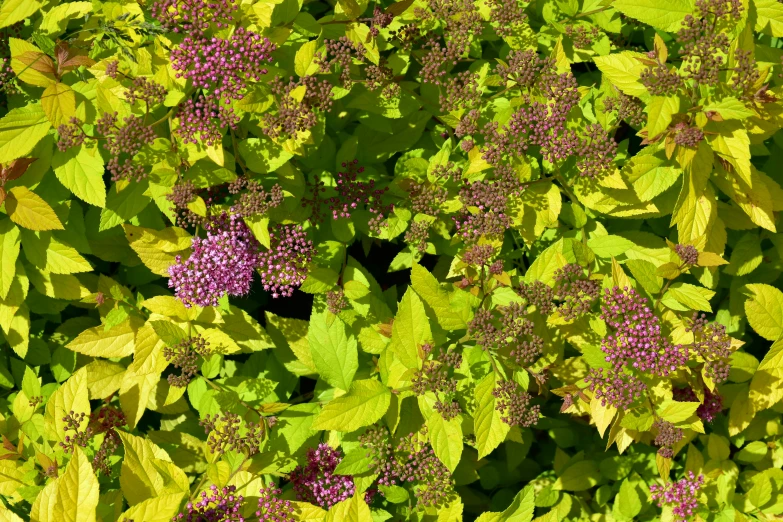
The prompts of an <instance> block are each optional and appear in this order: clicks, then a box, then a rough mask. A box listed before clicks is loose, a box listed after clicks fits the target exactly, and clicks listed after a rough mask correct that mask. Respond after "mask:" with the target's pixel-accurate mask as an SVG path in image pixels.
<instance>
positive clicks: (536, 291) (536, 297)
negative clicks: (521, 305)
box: [518, 281, 555, 315]
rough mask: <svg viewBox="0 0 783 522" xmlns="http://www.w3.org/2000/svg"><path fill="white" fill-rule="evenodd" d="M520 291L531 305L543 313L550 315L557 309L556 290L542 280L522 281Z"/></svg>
mask: <svg viewBox="0 0 783 522" xmlns="http://www.w3.org/2000/svg"><path fill="white" fill-rule="evenodd" d="M518 293H519V295H521V296H522V297H524V298H525V299H526V300H527V303H528V304H529V305H533V306H535V307H536V309H537V310H538V311H539V312H540V313H541V315H549V314H551V313H552V312H553V311H554V310H555V303H554V299H555V291H554V290H553V289H552V288H551V287H550V286H548V285H547V284H545V283H543V282H542V281H533V282H532V283H530V284H526V283H524V282H522V283H521V284H520V287H519V290H518Z"/></svg>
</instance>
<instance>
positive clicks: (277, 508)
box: [256, 484, 297, 522]
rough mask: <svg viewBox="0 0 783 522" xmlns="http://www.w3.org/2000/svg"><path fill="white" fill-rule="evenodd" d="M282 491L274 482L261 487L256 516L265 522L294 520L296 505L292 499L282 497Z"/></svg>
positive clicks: (292, 521) (290, 521) (291, 521)
mask: <svg viewBox="0 0 783 522" xmlns="http://www.w3.org/2000/svg"><path fill="white" fill-rule="evenodd" d="M281 494H282V491H280V489H279V488H277V487H276V486H275V485H274V484H270V485H269V487H266V488H261V489H260V490H259V497H258V511H256V516H257V517H258V519H259V520H263V521H264V522H294V521H295V520H297V518H296V517H295V516H294V506H293V504H292V503H291V501H290V500H283V499H281V498H280V495H281Z"/></svg>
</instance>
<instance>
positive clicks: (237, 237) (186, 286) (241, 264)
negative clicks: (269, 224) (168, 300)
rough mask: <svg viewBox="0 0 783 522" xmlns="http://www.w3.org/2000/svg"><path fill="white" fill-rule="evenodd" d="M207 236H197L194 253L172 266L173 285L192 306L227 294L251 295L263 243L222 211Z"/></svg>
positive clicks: (188, 304) (238, 221) (211, 304)
mask: <svg viewBox="0 0 783 522" xmlns="http://www.w3.org/2000/svg"><path fill="white" fill-rule="evenodd" d="M206 229H207V237H206V238H205V239H202V238H199V237H195V238H193V243H192V248H193V253H192V254H191V255H190V257H188V258H187V259H184V260H183V259H182V257H181V256H177V258H176V264H174V265H172V266H171V267H169V275H170V276H171V279H169V288H173V289H174V292H175V293H176V295H177V297H178V298H179V299H180V300H181V301H182V302H183V303H184V304H185V306H187V307H190V306H193V305H198V306H216V305H217V304H218V300H219V299H220V298H221V297H223V296H224V295H226V294H228V295H231V296H235V295H247V294H248V293H249V292H250V285H251V283H252V282H253V272H254V271H255V268H256V266H257V264H258V259H259V246H260V245H259V244H258V241H257V240H256V239H255V237H253V233H252V232H251V231H250V229H249V228H248V227H247V225H245V224H244V222H242V220H241V219H239V218H237V217H236V216H228V215H227V214H222V215H221V216H220V217H219V218H217V219H215V220H214V221H212V222H211V223H209V224H207V225H206Z"/></svg>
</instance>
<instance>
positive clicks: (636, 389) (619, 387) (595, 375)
mask: <svg viewBox="0 0 783 522" xmlns="http://www.w3.org/2000/svg"><path fill="white" fill-rule="evenodd" d="M585 382H586V383H587V385H588V388H589V390H590V391H591V392H593V393H594V394H595V397H596V398H597V399H601V405H602V406H606V405H607V404H608V405H611V406H614V407H615V408H617V409H619V410H623V411H624V410H627V409H628V408H630V407H631V404H633V402H634V401H635V400H636V399H638V398H639V397H641V396H642V394H643V393H645V392H646V391H647V385H646V384H644V382H642V381H641V380H640V379H639V378H638V377H636V376H635V375H631V374H629V373H625V372H623V371H622V370H618V369H605V368H591V369H590V371H589V372H588V373H587V376H586V377H585Z"/></svg>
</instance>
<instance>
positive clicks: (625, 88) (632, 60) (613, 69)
mask: <svg viewBox="0 0 783 522" xmlns="http://www.w3.org/2000/svg"><path fill="white" fill-rule="evenodd" d="M640 58H644V55H643V54H641V53H635V52H631V51H623V52H621V53H617V54H608V55H606V56H596V57H595V58H593V60H594V61H595V65H596V66H597V67H598V69H599V70H600V71H601V72H602V73H603V75H604V77H605V78H606V79H607V80H609V82H610V83H611V84H612V85H614V86H615V87H617V88H618V89H620V91H622V92H623V93H625V94H627V95H629V96H637V97H638V96H647V95H648V94H647V88H646V87H645V86H644V85H642V83H641V82H640V81H639V76H640V75H641V74H642V71H643V70H644V69H645V66H644V65H643V64H642V62H640V61H639V59H640Z"/></svg>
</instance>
